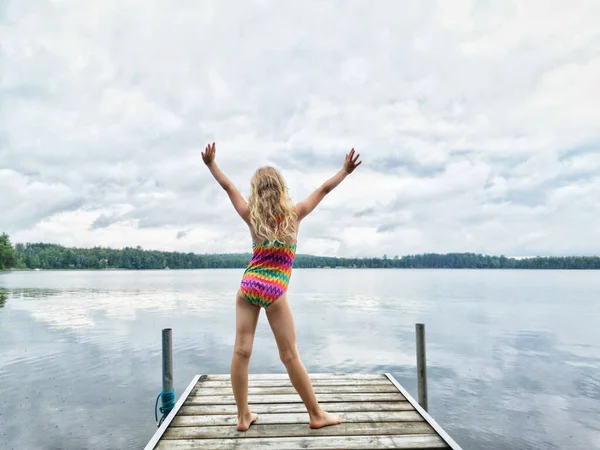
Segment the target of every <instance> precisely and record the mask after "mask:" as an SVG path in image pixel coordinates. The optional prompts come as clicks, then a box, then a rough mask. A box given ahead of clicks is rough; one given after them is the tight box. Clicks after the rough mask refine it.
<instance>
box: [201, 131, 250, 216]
mask: <svg viewBox="0 0 600 450" xmlns="http://www.w3.org/2000/svg"><path fill="white" fill-rule="evenodd" d="M215 153H216V148H215V143H214V142H213V143H212V145H211V144H208V145H207V146H206V149H204V151H203V152H202V160H203V161H204V164H206V167H208V170H210V173H212V175H213V177H215V180H217V182H218V183H219V184H220V185H221V187H222V188H223V189H224V190H225V192H227V195H228V196H229V200H231V203H232V204H233V207H234V208H235V210H236V211H237V213H238V214H239V215H240V217H241V218H242V219H244V221H245V222H246V223H249V222H250V214H249V212H248V204H247V203H246V199H244V197H242V194H240V192H239V191H238V190H237V188H236V187H235V185H234V184H233V183H232V182H231V181H230V180H229V178H227V177H226V176H225V174H224V173H223V172H221V169H219V167H218V166H217V163H216V162H215Z"/></svg>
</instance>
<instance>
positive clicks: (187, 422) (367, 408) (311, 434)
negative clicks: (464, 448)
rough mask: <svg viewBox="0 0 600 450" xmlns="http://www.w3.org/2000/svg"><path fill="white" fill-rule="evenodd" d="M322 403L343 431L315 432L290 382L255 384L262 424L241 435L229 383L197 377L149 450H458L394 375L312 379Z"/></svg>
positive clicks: (259, 377)
mask: <svg viewBox="0 0 600 450" xmlns="http://www.w3.org/2000/svg"><path fill="white" fill-rule="evenodd" d="M310 378H311V381H312V382H313V385H314V388H315V392H316V395H317V399H318V400H319V402H320V403H321V404H322V405H323V409H325V410H326V411H328V412H333V413H337V414H339V415H340V416H341V417H342V420H343V423H342V424H341V425H335V426H331V427H326V428H322V429H319V430H312V429H310V428H309V426H308V414H307V413H306V409H305V408H304V405H303V403H302V401H301V400H300V397H299V396H298V394H297V393H296V391H295V390H294V388H293V387H292V385H291V383H290V380H289V378H288V376H287V374H254V375H250V377H249V389H248V391H249V392H248V396H249V403H250V407H251V409H252V411H253V412H256V413H258V415H259V418H258V420H257V421H256V422H255V423H254V424H253V425H252V426H251V427H250V429H249V430H248V431H246V432H240V431H237V430H236V423H237V410H236V406H235V401H234V398H233V394H232V391H231V383H230V378H229V375H201V376H200V375H198V376H196V377H195V378H194V379H193V380H192V382H191V383H190V385H189V386H188V388H187V389H186V391H185V392H184V393H183V394H182V395H181V397H180V398H179V401H178V402H177V404H176V405H175V407H174V408H173V410H172V411H171V412H170V414H169V415H168V417H167V418H166V419H165V421H164V422H163V423H162V425H161V426H160V428H159V429H158V430H157V431H156V433H155V434H154V436H153V437H152V439H151V440H150V442H149V443H148V445H147V446H146V449H145V450H154V449H156V450H189V449H204V448H213V449H225V448H226V449H236V448H243V449H276V450H282V449H295V448H303V449H317V448H318V449H333V448H335V449H338V448H344V449H346V448H347V449H360V448H399V449H453V450H460V449H461V448H460V446H458V444H456V442H454V440H452V438H451V437H450V436H448V434H447V433H446V432H445V431H444V430H443V429H442V428H441V427H440V426H439V425H438V424H437V423H436V422H435V420H433V419H432V418H431V416H429V414H428V413H427V412H426V411H425V410H424V409H423V408H421V406H420V405H419V404H418V403H417V402H416V401H415V400H414V399H413V398H412V397H411V396H410V394H409V393H408V392H406V390H405V389H404V388H403V387H402V386H401V385H400V384H399V383H398V382H397V381H396V380H395V379H394V377H392V376H391V375H390V374H387V373H386V374H310Z"/></svg>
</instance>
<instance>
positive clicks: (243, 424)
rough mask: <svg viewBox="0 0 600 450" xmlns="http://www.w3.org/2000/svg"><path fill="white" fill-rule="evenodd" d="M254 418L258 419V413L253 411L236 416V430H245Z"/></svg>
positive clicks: (254, 420)
mask: <svg viewBox="0 0 600 450" xmlns="http://www.w3.org/2000/svg"><path fill="white" fill-rule="evenodd" d="M256 419H258V414H255V413H248V414H246V415H244V416H242V417H239V416H238V424H237V429H238V431H246V430H247V429H248V428H250V425H252V424H253V423H254V422H256Z"/></svg>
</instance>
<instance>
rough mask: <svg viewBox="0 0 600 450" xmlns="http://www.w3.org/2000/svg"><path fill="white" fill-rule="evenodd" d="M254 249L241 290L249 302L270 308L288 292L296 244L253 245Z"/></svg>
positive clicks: (243, 277) (266, 243)
mask: <svg viewBox="0 0 600 450" xmlns="http://www.w3.org/2000/svg"><path fill="white" fill-rule="evenodd" d="M252 250H253V255H252V259H251V260H250V263H249V264H248V268H247V269H246V270H245V272H244V275H243V276H242V283H241V287H240V289H241V291H242V293H243V294H244V297H245V298H246V300H247V301H248V302H249V303H251V304H253V305H257V306H262V307H263V308H266V307H268V306H269V305H271V304H272V303H273V302H274V301H275V300H277V299H278V298H279V297H281V296H282V295H283V294H285V292H286V291H287V288H288V284H289V282H290V276H291V275H292V265H293V264H294V258H295V256H296V244H292V245H287V244H284V243H281V242H279V241H275V242H274V243H273V244H269V243H268V241H265V242H264V243H262V244H257V243H253V244H252Z"/></svg>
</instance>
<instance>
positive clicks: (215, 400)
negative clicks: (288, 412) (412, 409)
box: [185, 392, 405, 406]
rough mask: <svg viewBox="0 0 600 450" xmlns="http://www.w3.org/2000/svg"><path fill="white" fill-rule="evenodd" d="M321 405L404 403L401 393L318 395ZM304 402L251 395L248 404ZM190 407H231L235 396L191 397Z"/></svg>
mask: <svg viewBox="0 0 600 450" xmlns="http://www.w3.org/2000/svg"><path fill="white" fill-rule="evenodd" d="M317 400H318V401H319V402H320V403H327V402H338V403H339V402H377V401H384V402H385V401H387V402H390V401H404V400H405V398H404V396H403V395H402V394H401V393H400V392H390V393H372V394H368V393H367V394H317ZM299 402H302V400H301V399H300V396H299V395H298V394H282V395H249V396H248V403H250V404H255V403H299ZM185 404H186V406H189V405H231V404H235V399H234V398H233V395H193V396H192V395H190V396H189V397H188V399H187V400H186V402H185Z"/></svg>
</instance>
